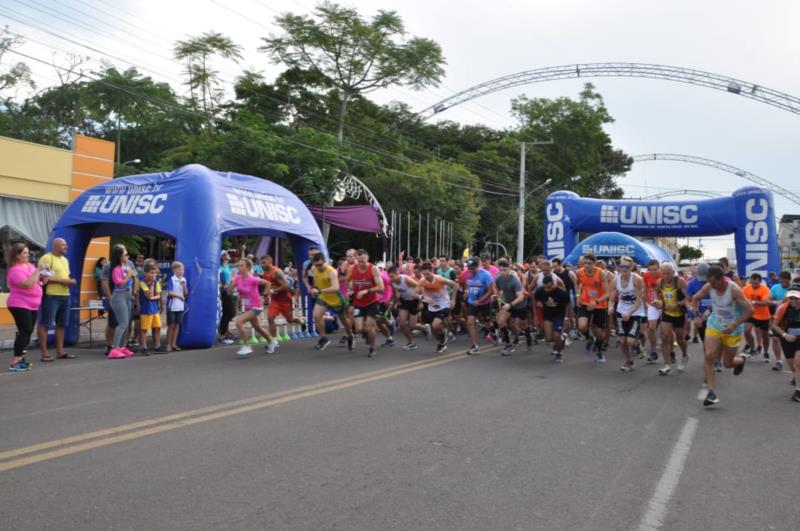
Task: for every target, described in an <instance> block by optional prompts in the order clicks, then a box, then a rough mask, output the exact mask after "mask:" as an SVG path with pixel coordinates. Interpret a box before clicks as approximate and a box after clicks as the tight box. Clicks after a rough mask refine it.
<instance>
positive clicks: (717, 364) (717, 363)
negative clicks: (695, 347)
mask: <svg viewBox="0 0 800 531" xmlns="http://www.w3.org/2000/svg"><path fill="white" fill-rule="evenodd" d="M714 372H722V363H721V362H720V361H719V360H717V361H715V362H714Z"/></svg>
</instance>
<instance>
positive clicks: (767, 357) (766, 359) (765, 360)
mask: <svg viewBox="0 0 800 531" xmlns="http://www.w3.org/2000/svg"><path fill="white" fill-rule="evenodd" d="M770 361H771V360H770V359H769V354H764V363H769V362H770Z"/></svg>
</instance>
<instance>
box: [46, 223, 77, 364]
mask: <svg viewBox="0 0 800 531" xmlns="http://www.w3.org/2000/svg"><path fill="white" fill-rule="evenodd" d="M66 253H67V242H66V241H64V239H63V238H56V239H54V240H53V250H52V251H50V252H49V253H47V254H46V255H44V256H43V257H42V258H41V259H40V260H39V265H40V266H41V267H42V268H43V272H42V278H43V279H44V283H45V287H44V297H43V298H42V312H41V315H40V316H39V329H38V334H39V348H40V349H41V351H42V361H53V358H52V357H51V356H50V353H49V352H48V351H47V331H48V330H49V329H51V328H53V327H55V329H56V357H57V358H59V359H73V358H75V355H74V354H67V353H66V352H64V329H65V328H66V326H67V324H68V323H69V287H70V286H74V285H75V284H77V282H76V281H75V279H74V278H70V276H69V274H70V273H69V261H67V257H66V256H65V254H66Z"/></svg>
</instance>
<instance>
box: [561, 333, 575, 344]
mask: <svg viewBox="0 0 800 531" xmlns="http://www.w3.org/2000/svg"><path fill="white" fill-rule="evenodd" d="M561 337H562V339H563V340H564V345H565V346H567V347H568V346H570V345H571V344H572V339H570V337H569V336H568V335H567V334H561Z"/></svg>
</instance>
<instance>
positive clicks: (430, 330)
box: [424, 324, 433, 341]
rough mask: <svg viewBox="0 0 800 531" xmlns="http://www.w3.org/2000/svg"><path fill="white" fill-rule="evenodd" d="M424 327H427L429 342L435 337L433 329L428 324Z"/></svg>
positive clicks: (426, 333)
mask: <svg viewBox="0 0 800 531" xmlns="http://www.w3.org/2000/svg"><path fill="white" fill-rule="evenodd" d="M424 326H425V339H426V340H427V341H430V340H431V338H432V337H433V328H431V325H429V324H426V325H424Z"/></svg>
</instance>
